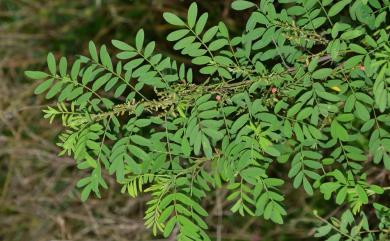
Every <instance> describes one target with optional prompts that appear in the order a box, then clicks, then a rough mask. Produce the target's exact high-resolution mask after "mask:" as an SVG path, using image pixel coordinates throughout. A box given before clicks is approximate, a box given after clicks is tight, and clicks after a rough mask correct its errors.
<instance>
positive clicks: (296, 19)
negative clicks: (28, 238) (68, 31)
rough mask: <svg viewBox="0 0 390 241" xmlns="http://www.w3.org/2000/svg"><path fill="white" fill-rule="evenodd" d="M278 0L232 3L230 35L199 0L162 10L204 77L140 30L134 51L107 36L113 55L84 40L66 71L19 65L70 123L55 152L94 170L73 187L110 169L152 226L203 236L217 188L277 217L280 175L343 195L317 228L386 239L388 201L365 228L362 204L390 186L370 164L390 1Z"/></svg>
mask: <svg viewBox="0 0 390 241" xmlns="http://www.w3.org/2000/svg"><path fill="white" fill-rule="evenodd" d="M278 2H279V4H276V3H273V1H267V0H261V1H260V2H259V4H258V5H257V4H255V3H253V2H250V1H243V0H237V1H234V2H233V4H232V7H233V8H234V9H235V10H248V9H252V10H253V12H252V13H251V15H250V17H249V19H248V21H247V24H246V26H245V31H244V32H243V34H242V35H241V36H236V37H233V36H231V34H230V33H229V31H228V28H227V27H226V25H225V24H224V23H222V22H220V23H219V24H218V25H216V26H208V24H207V19H208V14H207V13H203V14H201V13H199V12H198V6H197V5H196V3H193V4H192V5H191V6H190V7H189V9H188V14H187V18H186V19H182V18H180V17H179V16H176V15H175V14H173V13H164V16H163V17H164V19H165V20H166V21H167V22H168V23H169V24H171V25H172V26H173V27H174V28H175V30H173V31H172V32H171V33H170V34H169V35H168V36H167V40H168V41H170V42H172V43H173V49H174V50H176V51H179V52H180V53H181V55H183V56H186V57H187V58H189V59H190V61H191V66H193V67H195V68H194V69H197V70H199V73H198V72H195V71H193V70H192V69H191V68H189V67H187V66H185V65H184V64H179V63H178V62H177V61H176V60H173V59H171V58H169V57H164V56H163V55H162V54H159V53H156V45H155V42H148V40H147V39H146V37H145V34H144V31H143V30H142V29H141V30H140V31H138V33H137V35H136V37H135V46H130V45H128V44H127V43H124V42H122V41H119V40H113V41H112V44H113V46H114V47H115V48H116V49H117V54H116V58H113V57H112V56H111V55H110V53H109V52H108V49H107V47H106V46H104V45H103V46H101V47H100V48H98V47H97V46H96V45H95V44H94V43H93V42H90V43H89V53H90V57H87V56H81V57H80V58H79V59H78V60H76V61H75V62H74V63H73V64H72V65H71V66H69V67H70V69H68V64H67V60H66V59H65V58H64V57H62V58H61V59H60V61H59V62H58V63H57V60H56V59H55V57H54V56H53V55H52V54H49V55H48V58H47V62H48V69H49V73H44V72H39V71H27V72H26V75H27V76H28V77H30V78H32V79H43V82H42V83H41V84H40V85H39V86H38V87H37V88H36V89H35V93H36V94H43V93H45V92H46V98H47V99H54V98H56V101H57V102H58V105H57V107H56V108H54V107H48V109H47V110H45V118H48V119H50V121H52V120H53V119H54V118H55V117H59V118H61V119H62V123H63V126H64V127H66V130H65V131H64V132H63V133H62V134H61V135H60V143H59V144H58V145H59V146H60V147H61V148H62V149H63V151H62V152H61V154H68V155H71V156H73V157H74V158H75V159H76V161H77V163H78V167H79V168H80V169H85V170H88V171H89V172H90V175H88V176H87V177H85V178H84V179H82V180H80V181H79V182H78V185H77V186H78V187H81V188H82V189H83V190H82V194H81V198H82V199H83V200H85V199H87V198H88V196H89V195H90V193H91V192H93V193H95V194H96V195H97V196H98V197H99V196H100V187H103V188H107V185H106V183H105V181H104V179H103V176H102V171H107V172H108V173H109V174H111V175H114V174H115V176H116V180H117V182H118V183H120V184H121V185H123V189H122V192H126V191H127V192H128V194H129V195H130V196H132V197H136V196H137V195H138V193H142V192H147V193H151V196H152V197H151V200H150V201H149V202H148V209H147V210H146V212H145V224H146V226H147V227H149V228H152V230H153V233H154V234H155V235H156V234H157V232H159V231H160V232H161V233H162V234H163V235H164V236H165V237H168V236H170V235H172V233H176V232H177V238H178V239H179V240H209V237H208V235H207V228H208V226H207V224H206V223H205V221H204V217H205V216H207V215H208V213H207V211H206V210H205V209H204V208H203V207H202V205H200V203H201V200H203V199H204V198H205V197H206V196H207V193H209V192H210V191H211V190H212V189H216V188H226V189H227V190H228V192H229V196H228V197H227V199H228V201H230V203H231V208H230V210H231V211H232V212H234V213H236V212H238V213H239V214H241V215H249V216H261V217H264V219H266V220H271V221H272V222H274V223H277V224H282V223H283V222H284V216H286V215H288V213H287V211H286V208H285V207H284V204H283V201H284V199H285V197H284V195H282V194H281V193H282V192H283V190H282V189H283V188H282V187H283V186H284V182H285V181H287V182H291V183H292V185H293V187H294V188H296V189H297V188H301V187H302V188H303V190H304V191H305V192H306V194H307V195H308V196H313V195H316V194H319V193H322V194H323V196H324V199H325V200H329V199H333V200H334V202H336V203H337V204H338V205H344V204H345V207H346V208H347V209H346V211H345V213H344V214H343V215H342V216H341V220H338V219H335V218H333V219H332V221H331V222H328V221H327V220H325V219H322V218H321V219H322V220H323V221H325V222H326V225H325V226H323V227H320V228H318V229H317V234H316V236H318V237H322V236H327V235H328V236H329V238H328V240H341V239H342V238H346V240H375V238H379V237H380V238H383V237H385V238H386V236H387V235H388V234H389V230H388V224H389V220H388V213H389V212H388V207H386V206H385V204H379V203H375V204H374V208H375V210H376V211H377V216H378V217H377V218H378V220H380V224H379V227H380V228H379V229H378V230H376V231H372V232H371V231H370V227H369V226H370V225H373V224H370V223H368V221H367V217H366V214H365V212H364V211H363V206H366V207H371V204H372V200H376V199H378V198H379V197H380V196H381V195H384V194H385V191H386V190H388V188H385V187H381V186H380V185H377V184H374V183H371V181H369V180H368V177H367V176H368V174H367V173H366V170H367V167H369V166H372V165H376V166H377V167H379V168H384V169H386V170H387V171H388V170H390V134H389V127H388V126H389V123H390V119H389V108H388V106H389V104H390V95H388V92H389V88H388V84H389V83H390V45H389V35H388V32H389V26H388V25H389V20H388V18H387V15H388V14H389V10H390V2H389V1H388V0H385V1H381V2H380V1H377V0H368V1H367V0H358V1H350V0H342V1H332V0H323V1H316V0H301V1H290V0H279V1H278ZM342 12H346V14H344V15H342V16H343V17H341V15H340V13H342ZM194 72H195V73H196V75H195V76H196V77H195V78H194ZM146 88H149V89H153V90H154V94H153V95H146V94H145V91H144V90H145V89H146ZM275 165H283V166H285V167H286V168H287V169H288V170H287V171H286V173H288V176H287V177H286V178H287V180H283V179H284V175H283V173H280V174H278V173H277V172H275V170H274V167H275ZM271 171H272V172H271ZM275 173H276V174H275ZM316 215H317V214H316ZM354 215H356V216H354ZM175 227H176V231H174V230H175ZM332 230H333V231H332Z"/></svg>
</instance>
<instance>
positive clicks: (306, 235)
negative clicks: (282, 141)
mask: <svg viewBox="0 0 390 241" xmlns="http://www.w3.org/2000/svg"><path fill="white" fill-rule="evenodd" d="M231 1H232V0H209V1H198V4H199V6H200V8H201V10H203V11H208V12H209V13H210V24H217V23H218V21H220V20H222V21H224V22H225V23H226V24H227V25H228V26H229V27H230V29H231V30H232V32H233V33H241V32H242V29H243V26H244V23H245V21H246V18H247V16H245V15H243V14H242V13H240V14H238V15H237V14H234V13H232V12H231V11H230V4H231ZM190 3H191V1H187V0H186V1H180V0H0V241H49V240H53V241H54V240H72V241H77V240H83V241H86V240H95V241H100V240H101V241H103V240H104V241H110V240H113V241H114V240H115V241H122V240H123V241H124V240H130V241H133V240H143V241H145V240H158V238H153V237H151V236H150V235H149V234H150V231H149V230H145V228H144V225H143V211H144V204H145V201H146V200H147V199H148V197H147V196H144V197H141V198H138V199H131V198H129V197H128V196H126V195H121V194H120V192H119V187H118V186H117V185H115V184H114V182H111V183H110V188H109V190H108V191H105V192H104V195H103V198H102V199H101V200H97V199H93V198H92V199H90V200H89V201H87V202H86V203H82V202H81V201H80V193H79V190H77V189H76V188H75V183H76V182H77V180H78V179H80V177H82V175H83V173H82V172H80V171H78V170H77V169H76V167H75V162H74V161H73V160H72V159H70V158H66V157H65V158H64V157H58V156H57V153H58V148H57V147H56V145H55V143H56V136H57V134H58V133H59V132H60V131H61V129H60V128H61V127H60V125H59V123H54V124H53V125H49V123H48V122H47V121H46V120H44V119H43V118H42V113H41V111H42V108H44V107H45V105H47V104H50V103H47V102H45V101H44V99H43V98H41V97H36V96H34V95H33V89H34V88H35V86H36V85H37V84H39V83H38V82H33V81H31V80H28V79H27V78H26V77H24V75H23V72H24V71H25V70H31V69H34V70H37V69H42V70H43V69H45V68H46V65H45V62H46V55H47V53H48V52H53V53H54V54H55V55H56V56H57V57H59V56H61V55H66V56H68V57H69V59H70V60H71V59H72V58H75V57H76V55H77V54H87V53H86V50H87V49H88V48H87V45H88V41H89V40H93V41H94V42H95V43H97V44H99V45H101V44H107V45H108V46H111V45H110V40H111V39H120V40H122V41H125V42H129V43H132V41H133V38H134V36H135V33H136V32H137V31H138V29H139V28H144V29H145V31H146V33H147V34H146V36H147V38H149V40H156V41H157V43H158V50H159V51H160V52H163V53H165V54H167V55H171V56H175V53H174V52H173V51H171V48H170V45H169V43H167V42H166V41H165V37H166V35H167V33H168V32H169V30H170V29H169V26H167V25H166V24H165V23H164V21H163V19H162V13H163V12H165V11H173V12H175V13H177V14H178V15H181V16H183V17H184V16H185V14H186V12H187V8H188V6H189V4H190ZM111 49H112V48H111ZM111 53H112V52H111ZM177 57H178V56H177ZM181 60H182V61H185V59H181ZM107 180H111V181H114V179H113V178H109V179H107ZM285 193H286V195H287V197H288V198H287V200H288V202H289V203H288V204H286V206H287V207H289V210H288V212H289V214H290V215H291V217H289V221H288V223H287V224H285V225H283V226H278V225H274V224H272V223H270V222H265V221H262V220H261V219H259V218H241V217H239V216H238V215H232V214H231V213H230V212H229V211H228V210H229V208H230V206H229V204H228V203H226V202H225V201H224V199H225V196H224V195H225V193H223V191H219V192H217V193H211V194H210V196H211V198H210V200H209V201H208V202H207V203H208V204H207V207H208V209H209V211H210V213H211V215H210V217H208V220H206V221H207V222H208V223H209V225H210V234H211V237H213V238H215V240H219V241H220V240H238V241H239V240H248V241H259V240H312V238H310V236H311V235H312V234H313V233H314V231H313V227H314V226H315V225H314V224H315V223H316V222H317V221H316V220H315V219H314V217H313V216H312V215H311V213H312V210H310V209H309V203H308V205H304V204H305V202H310V204H313V203H316V198H312V199H310V200H305V199H304V195H301V190H293V189H292V188H289V187H287V188H286V190H285ZM213 200H217V201H216V202H217V203H219V204H220V205H215V203H214V201H213ZM218 200H219V201H218ZM319 200H320V199H319ZM320 205H322V208H323V209H324V210H331V209H332V208H331V207H326V206H325V205H326V204H320ZM218 206H219V208H216V207H218ZM317 206H318V205H317ZM298 207H299V208H298ZM218 210H219V211H218ZM221 210H222V211H223V213H222V214H223V215H221ZM334 211H335V212H337V210H334ZM329 214H330V215H331V213H330V212H329ZM160 240H163V239H160Z"/></svg>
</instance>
